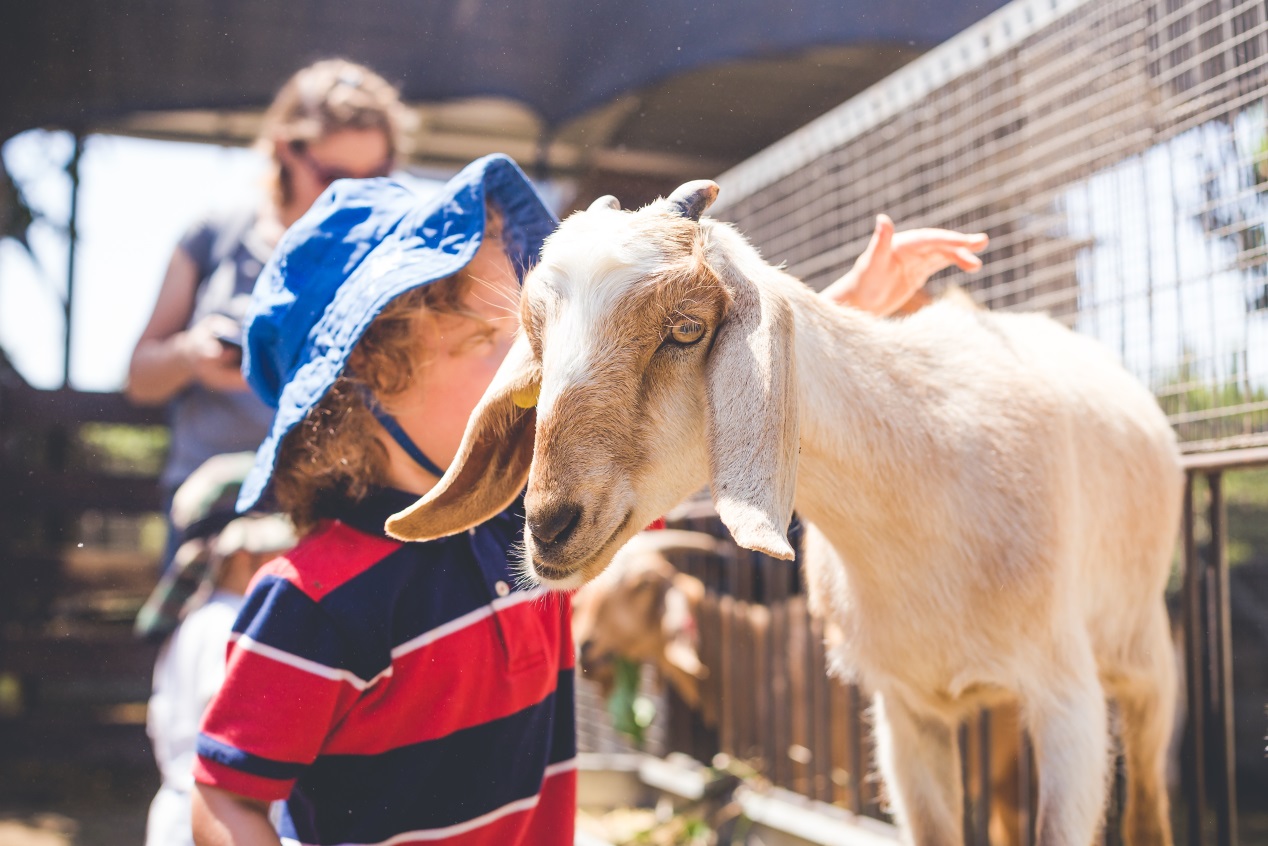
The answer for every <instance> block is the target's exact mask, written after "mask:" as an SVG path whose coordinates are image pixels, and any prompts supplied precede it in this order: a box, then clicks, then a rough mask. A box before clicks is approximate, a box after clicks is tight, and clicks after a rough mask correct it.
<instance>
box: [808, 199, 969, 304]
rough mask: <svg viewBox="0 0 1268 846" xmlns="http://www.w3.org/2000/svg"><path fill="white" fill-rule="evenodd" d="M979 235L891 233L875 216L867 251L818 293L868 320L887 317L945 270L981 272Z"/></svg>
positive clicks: (917, 231)
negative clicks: (863, 313) (862, 313)
mask: <svg viewBox="0 0 1268 846" xmlns="http://www.w3.org/2000/svg"><path fill="white" fill-rule="evenodd" d="M988 241H989V239H988V238H987V236H986V234H985V233H976V234H972V235H968V234H965V233H962V232H954V231H951V230H949V229H910V230H907V231H905V232H898V233H895V231H894V222H893V221H892V220H890V219H889V217H888V216H887V215H883V214H881V215H877V217H876V229H875V230H874V231H873V232H872V239H871V241H869V242H868V245H867V249H865V250H864V251H863V255H861V256H859V258H858V260H857V261H856V262H855V263H854V267H852V268H851V269H850V271H849V272H848V273H846V274H845V275H844V276H842V277H841V278H840V279H838V280H837V281H836V282H833V283H832V284H831V285H830V286H828V287H827V288H826V289H824V291H823V294H824V296H826V297H828V298H830V299H832V300H833V301H835V302H837V303H839V304H841V305H850V306H853V307H855V308H859V309H862V310H864V311H869V312H872V313H873V314H879V315H888V314H893V313H894V312H895V311H897V310H898V309H899V308H901V307H902V305H903V304H904V303H906V302H907V300H909V299H911V296H912V295H913V294H915V293H916V292H917V291H919V290H920V289H921V288H923V287H924V285H925V283H926V282H927V281H929V277H930V276H932V275H933V274H935V273H937V272H938V271H940V270H943V269H945V268H947V267H950V266H951V265H953V264H954V265H956V266H957V267H959V268H960V269H962V270H965V271H968V272H970V273H972V272H975V271H977V270H980V269H981V268H982V260H981V259H980V258H978V257H977V256H976V255H975V253H977V252H981V251H982V250H984V249H986V245H987V243H988Z"/></svg>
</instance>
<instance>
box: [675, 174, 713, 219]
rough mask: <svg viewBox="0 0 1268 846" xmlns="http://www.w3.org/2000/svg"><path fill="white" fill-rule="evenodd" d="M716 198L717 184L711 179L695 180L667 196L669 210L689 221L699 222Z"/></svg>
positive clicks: (680, 186)
mask: <svg viewBox="0 0 1268 846" xmlns="http://www.w3.org/2000/svg"><path fill="white" fill-rule="evenodd" d="M717 198H718V183H716V182H714V181H713V180H712V179H697V180H695V181H694V182H686V183H683V184H682V185H679V186H678V190H677V191H674V193H672V194H670V195H669V200H668V201H667V202H668V203H669V206H670V208H672V209H673V210H674V211H676V212H678V214H680V215H682V216H683V217H685V218H687V219H689V220H699V219H700V215H702V214H704V210H705V209H707V208H708V207H709V206H711V205H713V201H714V200H716V199H717Z"/></svg>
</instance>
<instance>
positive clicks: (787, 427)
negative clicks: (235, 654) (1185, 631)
mask: <svg viewBox="0 0 1268 846" xmlns="http://www.w3.org/2000/svg"><path fill="white" fill-rule="evenodd" d="M717 191H718V188H717V186H716V185H715V184H714V183H712V182H709V181H707V180H701V181H698V182H693V183H687V184H686V185H683V186H682V187H680V188H679V189H678V190H677V191H675V192H674V193H673V195H672V196H670V197H669V198H668V199H663V200H659V201H656V202H654V203H652V204H649V205H648V206H646V207H644V208H642V209H641V210H639V211H637V212H633V213H631V212H623V211H622V210H620V207H619V204H618V203H617V202H616V200H615V198H612V197H605V198H601V199H600V200H597V201H595V203H594V204H593V205H591V206H590V208H589V209H587V210H586V211H584V212H580V213H577V214H574V215H572V216H570V217H569V218H568V219H567V220H566V221H564V222H563V223H562V224H561V225H560V227H559V228H558V229H557V230H556V232H555V233H554V234H553V235H552V236H551V237H550V239H549V240H548V242H547V244H546V246H545V248H544V250H543V252H542V255H541V260H540V262H539V264H538V265H537V266H536V267H535V268H534V269H533V270H532V272H531V273H530V274H529V276H528V277H527V279H526V280H525V283H524V288H523V292H522V297H521V323H522V327H523V329H522V332H521V333H520V335H519V336H518V338H517V340H516V341H515V343H514V344H513V345H512V348H511V350H510V352H508V355H507V358H506V359H505V361H504V362H503V364H502V366H501V368H500V369H499V370H498V372H497V374H496V375H495V376H494V379H493V382H492V383H491V384H490V386H489V388H488V390H487V391H486V393H485V395H484V397H483V398H482V400H481V401H480V403H479V404H478V406H477V407H476V410H475V411H474V412H473V415H472V418H471V420H470V421H469V424H468V427H467V430H466V433H465V435H464V437H463V441H462V444H461V446H460V447H459V451H458V454H457V456H456V458H455V460H454V462H453V464H452V465H451V466H450V468H449V470H448V471H447V472H446V474H445V476H444V477H443V478H442V479H441V481H440V482H439V483H438V484H437V485H436V487H435V488H433V489H432V490H431V491H430V492H429V493H428V494H427V495H426V496H425V497H423V498H422V499H421V500H419V501H418V502H417V503H415V505H413V506H411V507H410V508H408V509H406V510H404V511H402V512H400V513H399V514H397V515H394V516H393V517H392V518H391V519H389V521H388V523H387V529H388V531H389V532H391V533H392V534H393V535H395V536H397V537H401V538H404V539H426V538H435V537H441V536H445V535H449V534H453V533H456V532H459V531H462V530H465V529H467V528H469V527H470V526H473V525H475V524H478V523H479V522H481V521H482V520H485V519H487V518H488V517H489V516H491V515H493V514H495V513H497V512H498V511H499V510H501V509H502V508H504V507H505V506H506V505H507V504H508V503H510V502H511V501H512V500H514V498H515V497H516V496H518V495H519V494H520V492H521V491H522V490H523V489H524V485H525V483H527V492H526V495H525V496H526V498H525V506H526V512H527V531H526V532H525V539H524V545H525V551H524V566H525V570H526V574H527V575H528V576H530V577H531V578H533V579H535V580H537V581H539V582H540V583H542V584H544V585H546V586H548V587H551V588H554V589H559V590H566V589H572V588H575V587H578V586H579V585H581V584H583V583H584V582H585V581H587V580H588V579H590V578H593V577H594V576H595V575H597V574H598V573H599V572H601V571H602V570H603V568H604V567H605V566H606V565H607V563H608V562H609V561H610V560H611V558H612V556H613V554H614V553H615V552H616V550H618V549H619V548H620V547H621V546H622V545H623V544H624V543H625V542H626V540H628V539H629V538H630V537H631V536H632V535H633V534H634V533H635V532H636V531H637V530H638V529H639V527H641V526H643V525H646V524H647V523H648V522H649V521H651V520H652V519H653V518H655V517H656V516H657V515H659V514H661V513H664V512H665V511H667V510H668V509H669V508H670V507H671V506H673V505H674V504H675V503H677V502H678V501H680V500H681V499H683V498H684V497H686V496H687V495H688V494H690V493H691V492H692V491H694V490H696V489H697V488H698V487H700V486H701V485H702V484H704V483H706V482H708V483H709V484H710V486H711V489H712V494H713V498H714V504H715V506H716V508H717V511H718V514H719V516H720V517H721V518H722V521H723V523H724V524H725V525H726V526H727V528H728V529H729V530H730V532H731V534H732V536H733V537H734V539H735V541H736V543H738V544H739V545H740V546H743V547H746V548H749V549H754V550H759V551H761V552H764V553H767V554H769V555H773V556H775V557H777V558H785V559H787V558H791V557H792V555H793V551H792V548H791V547H790V545H789V543H788V539H787V535H786V528H787V526H788V522H789V517H790V514H791V512H792V509H793V506H794V503H795V505H796V508H797V510H798V512H799V513H800V514H801V515H802V516H803V517H804V518H806V520H807V522H808V524H809V525H808V526H807V531H806V556H805V560H806V568H807V578H808V584H809V588H810V600H811V603H812V608H813V610H814V611H815V613H817V614H819V615H820V616H821V617H823V618H824V619H825V630H826V631H827V632H828V635H829V638H828V639H829V650H830V653H831V659H832V662H833V665H834V671H835V672H837V673H839V674H841V675H843V676H846V677H854V678H858V679H859V680H860V681H861V682H862V683H863V684H864V685H865V686H866V687H867V688H868V689H869V690H871V691H872V692H873V695H874V700H875V707H874V713H875V722H876V733H877V737H878V747H879V764H880V768H881V771H882V775H883V776H884V779H885V782H886V787H887V789H888V794H889V799H890V803H891V806H892V810H893V811H894V813H895V816H896V818H897V819H898V821H899V823H900V825H901V826H902V827H903V828H904V830H905V831H906V832H907V836H908V837H910V838H911V840H913V841H914V842H915V843H918V844H933V843H938V844H941V843H948V844H958V843H960V842H961V841H962V834H961V832H962V825H961V814H962V810H961V804H962V801H961V788H960V784H959V780H958V778H957V777H956V774H957V773H958V771H959V752H958V750H957V744H956V743H955V735H954V731H953V726H954V724H955V722H956V721H957V720H959V719H960V718H961V717H962V716H964V715H966V714H969V713H973V712H975V711H976V710H977V709H978V708H980V707H984V706H990V705H992V704H994V703H996V702H998V701H1003V700H1015V701H1017V702H1019V703H1020V706H1021V709H1022V714H1023V720H1024V723H1025V725H1026V727H1027V728H1028V730H1029V731H1030V734H1031V736H1032V738H1033V739H1034V743H1035V748H1036V763H1037V769H1038V773H1039V807H1038V820H1037V824H1038V839H1039V843H1041V844H1044V846H1057V844H1062V846H1086V844H1089V843H1091V842H1092V840H1093V838H1094V837H1095V835H1096V833H1097V830H1098V827H1099V826H1100V824H1101V821H1102V819H1103V813H1104V805H1105V799H1106V795H1107V792H1108V791H1107V782H1108V772H1107V771H1108V757H1109V752H1108V732H1109V729H1108V725H1107V706H1106V701H1105V700H1106V696H1107V695H1111V696H1113V697H1115V698H1116V700H1117V702H1118V705H1119V712H1120V714H1121V716H1122V727H1123V745H1124V751H1125V755H1126V760H1127V768H1128V797H1127V806H1126V811H1125V826H1126V835H1127V839H1128V840H1129V842H1131V843H1133V844H1143V843H1161V844H1169V843H1170V842H1171V834H1170V826H1169V822H1168V809H1167V796H1166V788H1165V776H1164V768H1165V762H1166V750H1167V739H1168V736H1169V731H1170V727H1171V721H1172V713H1173V711H1174V707H1175V703H1174V691H1175V680H1174V675H1175V671H1174V665H1173V662H1172V658H1171V648H1170V637H1169V632H1168V626H1167V615H1166V609H1165V607H1164V603H1163V590H1164V586H1165V583H1166V581H1167V576H1168V572H1169V569H1170V558H1171V551H1172V547H1173V544H1174V540H1175V536H1176V532H1177V523H1178V519H1179V512H1180V499H1181V494H1182V490H1183V477H1182V471H1181V469H1180V465H1179V456H1178V450H1177V446H1176V442H1175V437H1174V434H1173V432H1172V431H1171V428H1170V426H1169V425H1168V423H1167V420H1166V418H1165V416H1164V415H1163V414H1162V412H1161V411H1160V410H1159V408H1158V406H1157V404H1156V402H1155V401H1154V399H1153V397H1152V395H1151V394H1150V393H1149V391H1148V390H1147V389H1146V388H1145V387H1144V386H1142V385H1141V384H1139V383H1138V382H1137V381H1136V380H1135V379H1134V378H1132V377H1131V376H1130V375H1129V374H1128V373H1127V372H1126V371H1125V370H1124V369H1123V368H1122V367H1121V366H1120V365H1119V364H1118V363H1117V362H1116V361H1114V360H1113V358H1112V357H1111V356H1110V355H1109V354H1108V352H1107V351H1106V350H1104V349H1103V348H1102V347H1100V346H1099V345H1098V344H1097V343H1096V342H1094V341H1093V340H1091V339H1089V338H1086V337H1082V336H1079V335H1077V334H1075V333H1073V332H1071V331H1069V330H1068V329H1066V328H1065V327H1063V326H1061V325H1060V324H1058V323H1056V322H1055V321H1053V320H1050V319H1049V318H1047V317H1044V316H1042V315H1037V314H996V313H991V312H981V311H975V310H972V309H965V308H961V307H958V306H956V305H954V304H948V305H939V304H935V305H933V306H931V307H929V308H926V309H923V310H921V311H919V312H917V313H916V314H914V315H912V316H910V317H907V318H905V319H902V320H898V321H882V320H878V319H875V318H872V317H869V316H867V315H864V314H862V313H860V312H857V311H855V310H852V309H848V308H842V307H837V306H834V305H832V304H830V303H827V302H825V301H824V300H823V299H822V298H820V297H819V296H818V295H816V294H815V293H814V292H812V291H811V290H810V289H809V288H808V287H806V286H805V285H804V284H802V283H801V282H800V281H798V280H797V279H795V278H793V277H792V276H790V275H788V274H786V273H784V272H783V271H781V270H780V269H778V268H775V267H772V266H771V265H769V264H767V263H766V262H765V261H763V260H762V258H761V256H760V255H759V254H758V252H757V251H756V250H755V249H754V248H753V247H752V246H751V245H750V244H749V243H748V242H747V241H746V240H745V239H744V237H743V236H742V235H740V234H739V232H737V231H736V230H735V229H734V228H733V227H731V226H728V225H726V224H724V223H721V222H718V221H714V220H712V219H710V218H707V217H701V214H702V212H703V211H704V210H705V209H706V208H707V207H708V205H709V204H710V203H711V202H712V201H713V199H714V198H715V196H716V194H717Z"/></svg>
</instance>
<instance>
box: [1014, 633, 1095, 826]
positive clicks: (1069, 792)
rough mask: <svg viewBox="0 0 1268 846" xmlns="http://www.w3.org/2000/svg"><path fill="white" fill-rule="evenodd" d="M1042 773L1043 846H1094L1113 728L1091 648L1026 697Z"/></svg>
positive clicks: (1053, 669)
mask: <svg viewBox="0 0 1268 846" xmlns="http://www.w3.org/2000/svg"><path fill="white" fill-rule="evenodd" d="M1022 704H1023V708H1024V709H1025V712H1026V713H1025V716H1026V722H1027V723H1028V725H1029V727H1030V732H1031V736H1032V737H1033V738H1034V742H1035V757H1036V768H1037V770H1038V773H1039V813H1038V820H1037V823H1038V833H1039V836H1038V846H1089V844H1091V843H1092V841H1093V840H1094V839H1095V837H1096V835H1097V832H1098V829H1099V828H1100V825H1101V822H1102V817H1103V815H1104V812H1105V799H1106V795H1107V793H1108V784H1107V778H1108V773H1109V727H1108V723H1107V717H1106V703H1105V692H1104V690H1103V689H1102V688H1101V684H1100V681H1099V680H1098V678H1097V674H1096V666H1095V663H1094V662H1093V660H1092V656H1091V654H1090V650H1087V654H1086V655H1078V656H1076V657H1074V658H1070V657H1069V656H1066V657H1065V660H1064V661H1061V660H1058V661H1054V663H1053V664H1052V665H1050V666H1049V667H1048V668H1046V669H1045V671H1044V687H1043V689H1041V690H1031V691H1026V692H1024V693H1023V703H1022Z"/></svg>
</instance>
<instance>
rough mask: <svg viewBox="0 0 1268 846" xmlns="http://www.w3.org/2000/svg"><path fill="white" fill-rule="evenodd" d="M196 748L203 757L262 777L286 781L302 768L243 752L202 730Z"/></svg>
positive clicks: (295, 775) (297, 774) (300, 765)
mask: <svg viewBox="0 0 1268 846" xmlns="http://www.w3.org/2000/svg"><path fill="white" fill-rule="evenodd" d="M197 749H198V754H199V755H201V756H202V757H204V758H207V759H209V760H212V761H215V762H216V763H218V764H224V765H225V766H226V767H233V768H234V769H235V770H241V771H242V772H244V773H250V774H251V775H257V776H260V777H262V778H272V779H277V780H278V781H288V780H290V779H293V778H298V777H299V774H300V773H301V772H303V770H304V765H303V764H296V763H292V762H290V761H274V760H272V759H271V758H264V757H261V756H259V755H252V754H251V753H249V752H243V751H242V750H241V749H235V748H234V747H232V746H230V745H228V744H226V743H221V742H220V741H218V740H215V739H213V738H210V737H208V736H207V735H205V734H203V733H202V732H199V733H198V744H197Z"/></svg>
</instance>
